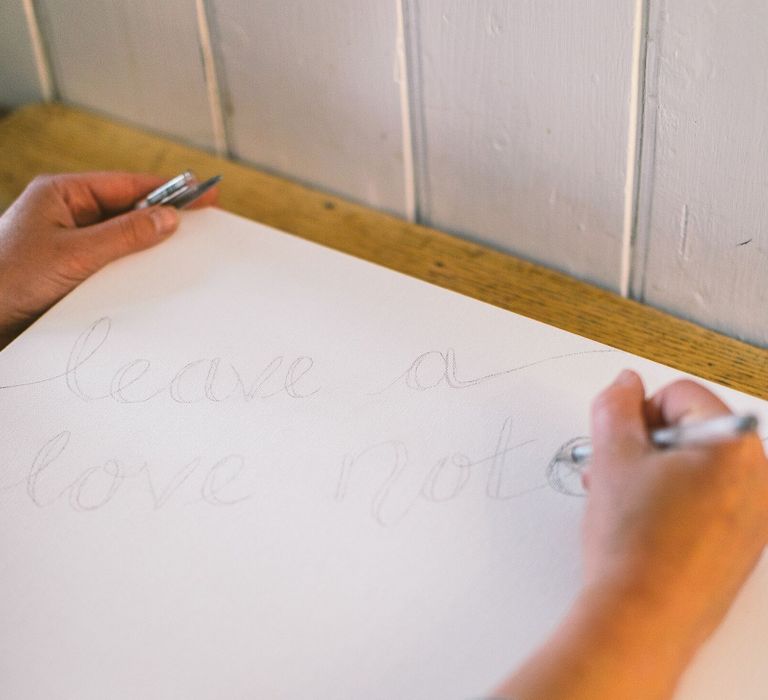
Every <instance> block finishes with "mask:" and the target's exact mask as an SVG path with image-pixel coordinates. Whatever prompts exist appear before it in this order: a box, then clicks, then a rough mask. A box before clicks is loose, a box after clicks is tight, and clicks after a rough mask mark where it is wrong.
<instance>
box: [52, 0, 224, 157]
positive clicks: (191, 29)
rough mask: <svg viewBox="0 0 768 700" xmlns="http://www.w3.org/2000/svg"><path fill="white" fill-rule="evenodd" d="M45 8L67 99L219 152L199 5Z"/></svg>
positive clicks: (145, 0)
mask: <svg viewBox="0 0 768 700" xmlns="http://www.w3.org/2000/svg"><path fill="white" fill-rule="evenodd" d="M37 6H38V8H39V13H40V24H41V29H42V31H43V34H44V36H45V40H46V45H47V46H48V51H49V57H50V62H51V67H52V69H53V73H54V76H55V81H56V86H57V90H58V94H59V96H60V97H61V99H62V100H64V101H66V102H70V103H74V104H78V105H81V106H84V107H87V108H90V109H93V110H96V111H99V112H102V113H104V114H107V115H111V116H112V117H114V118H116V119H121V120H124V121H127V122H130V123H133V124H137V125H140V126H143V127H145V128H147V129H152V130H153V131H157V132H160V133H164V134H168V135H171V136H173V137H174V138H177V139H180V140H183V141H187V142H189V143H192V144H195V145H197V146H201V147H203V148H214V146H215V143H214V137H213V132H212V126H211V120H210V112H209V107H208V97H207V93H206V86H205V75H204V70H203V65H202V61H201V53H200V47H199V44H198V30H197V20H196V15H195V5H194V2H191V1H188V0H166V1H165V2H154V0H133V2H130V3H126V2H122V1H121V0H100V2H94V3H87V4H84V3H83V2H81V0H40V2H38V3H37Z"/></svg>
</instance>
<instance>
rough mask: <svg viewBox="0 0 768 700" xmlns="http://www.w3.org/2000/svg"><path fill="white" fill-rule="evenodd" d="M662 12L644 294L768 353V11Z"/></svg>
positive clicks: (751, 5) (702, 5)
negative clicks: (767, 157) (764, 348)
mask: <svg viewBox="0 0 768 700" xmlns="http://www.w3.org/2000/svg"><path fill="white" fill-rule="evenodd" d="M652 8H653V9H654V10H655V12H654V13H653V14H652V24H651V27H650V30H651V33H650V36H649V40H650V42H651V43H650V44H649V49H652V52H651V53H649V57H650V58H651V59H652V60H651V62H649V68H650V70H649V84H648V91H647V92H648V100H647V103H646V106H647V110H646V120H645V121H646V125H647V127H646V130H647V134H646V139H645V141H646V144H647V146H646V149H645V152H644V154H643V163H642V171H643V180H642V182H643V187H644V188H645V190H646V194H645V197H644V207H645V209H644V211H642V212H641V217H640V223H641V226H640V227H639V231H638V234H639V235H638V242H637V253H636V256H635V258H636V267H635V274H634V280H633V290H634V296H635V297H636V298H639V299H641V300H645V301H647V302H648V303H650V304H653V305H654V306H658V307H661V308H664V309H667V310H669V311H671V312H672V313H675V314H677V315H680V316H685V317H687V318H690V319H692V320H695V321H697V322H699V323H702V324H705V325H707V326H710V327H712V328H717V329H718V330H720V331H722V332H724V333H727V334H728V335H733V336H737V337H740V338H742V339H745V340H748V341H750V342H752V343H755V344H758V345H762V346H768V227H766V224H765V222H766V219H768V199H766V190H767V189H768V168H766V152H767V151H768V129H766V116H765V115H766V113H768V42H767V41H766V36H767V35H766V28H767V27H768V5H766V4H765V3H761V2H755V1H754V0H734V1H733V2H728V3H718V2H699V1H697V0H679V1H677V2H672V3H668V2H667V3H663V2H659V1H658V0H656V1H655V2H654V3H653V5H652Z"/></svg>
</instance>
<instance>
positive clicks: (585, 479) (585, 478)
mask: <svg viewBox="0 0 768 700" xmlns="http://www.w3.org/2000/svg"><path fill="white" fill-rule="evenodd" d="M591 483H592V477H591V475H590V473H589V467H585V468H584V469H583V470H582V472H581V487H582V488H583V489H584V490H585V491H589V485H590V484H591Z"/></svg>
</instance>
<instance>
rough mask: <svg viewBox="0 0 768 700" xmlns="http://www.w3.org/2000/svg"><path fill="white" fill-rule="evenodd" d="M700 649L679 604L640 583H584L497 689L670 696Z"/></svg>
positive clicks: (588, 699)
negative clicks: (653, 595) (667, 602)
mask: <svg viewBox="0 0 768 700" xmlns="http://www.w3.org/2000/svg"><path fill="white" fill-rule="evenodd" d="M697 647H698V639H696V636H695V635H694V634H693V633H691V631H690V627H689V626H686V625H684V624H681V623H680V620H679V619H678V616H677V615H676V614H675V611H674V610H670V609H668V608H667V607H666V606H663V605H662V606H658V605H657V604H656V601H654V600H652V599H649V597H648V596H647V595H646V593H645V592H644V591H643V590H642V588H641V587H637V586H634V585H631V584H620V583H617V582H615V581H600V582H596V583H594V584H592V585H590V586H588V587H586V588H585V589H584V590H583V591H582V593H581V594H580V595H579V597H578V598H577V599H576V601H575V602H574V604H573V606H572V607H571V609H570V611H569V613H568V614H567V615H566V617H565V619H564V620H563V622H562V623H561V624H560V626H559V627H558V628H557V630H556V631H555V632H554V633H553V635H552V636H551V637H550V638H549V640H548V641H547V642H546V643H545V645H544V646H543V647H541V648H540V649H539V650H538V651H537V652H536V653H535V654H534V655H533V657H531V658H530V659H529V660H528V661H527V662H526V663H525V664H524V665H523V667H522V668H521V669H520V670H519V671H518V672H517V673H516V674H515V676H514V677H513V678H511V679H510V680H509V681H508V683H507V684H505V685H504V686H502V688H500V693H499V694H500V695H501V697H507V696H509V697H514V698H516V699H519V700H539V699H541V700H544V699H546V700H560V699H561V698H562V699H565V698H568V700H582V699H583V700H593V699H594V698H611V699H612V700H623V699H624V698H626V699H627V700H629V699H631V698H632V699H634V698H638V697H642V698H644V699H645V698H647V699H649V700H650V699H651V698H653V699H654V700H656V699H662V698H664V699H666V698H670V697H671V696H672V693H673V692H674V689H675V687H676V685H677V682H678V680H679V678H680V676H681V675H682V673H683V671H684V670H685V668H686V666H687V664H688V662H689V661H690V659H691V657H692V656H693V654H694V652H695V651H696V648H697Z"/></svg>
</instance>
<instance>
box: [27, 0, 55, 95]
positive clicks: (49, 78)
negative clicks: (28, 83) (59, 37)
mask: <svg viewBox="0 0 768 700" xmlns="http://www.w3.org/2000/svg"><path fill="white" fill-rule="evenodd" d="M21 5H22V8H23V9H24V17H25V19H26V20H27V31H28V33H29V41H30V43H31V44H32V54H33V56H34V59H35V70H36V72H37V80H38V83H39V84H40V94H41V96H42V98H43V100H44V101H45V102H50V101H51V100H53V99H54V97H55V95H56V89H55V86H54V82H53V73H52V71H51V64H50V62H49V60H48V52H47V51H46V47H45V42H44V40H43V34H42V32H41V31H40V22H39V21H38V18H37V12H36V11H35V5H34V2H33V0H21Z"/></svg>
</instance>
